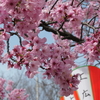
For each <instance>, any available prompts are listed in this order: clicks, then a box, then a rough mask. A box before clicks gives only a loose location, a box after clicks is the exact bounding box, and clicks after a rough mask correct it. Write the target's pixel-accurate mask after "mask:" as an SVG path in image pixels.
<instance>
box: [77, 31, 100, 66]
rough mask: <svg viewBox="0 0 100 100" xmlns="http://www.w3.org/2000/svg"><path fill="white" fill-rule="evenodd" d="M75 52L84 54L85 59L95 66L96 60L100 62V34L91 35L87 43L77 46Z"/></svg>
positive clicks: (87, 38)
mask: <svg viewBox="0 0 100 100" xmlns="http://www.w3.org/2000/svg"><path fill="white" fill-rule="evenodd" d="M75 50H76V51H77V52H78V53H80V54H84V57H85V58H87V59H88V60H89V64H93V63H94V61H95V60H98V61H99V60H100V32H98V33H95V34H91V36H90V37H86V41H85V42H84V43H82V44H81V45H76V47H75Z"/></svg>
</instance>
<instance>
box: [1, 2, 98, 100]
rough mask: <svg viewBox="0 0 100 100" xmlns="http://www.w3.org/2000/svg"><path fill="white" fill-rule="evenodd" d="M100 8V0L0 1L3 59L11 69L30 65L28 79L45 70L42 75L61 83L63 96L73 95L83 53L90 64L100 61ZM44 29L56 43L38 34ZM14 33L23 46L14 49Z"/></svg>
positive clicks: (26, 73) (60, 91)
mask: <svg viewBox="0 0 100 100" xmlns="http://www.w3.org/2000/svg"><path fill="white" fill-rule="evenodd" d="M99 12H100V0H0V24H1V28H0V62H1V63H2V64H5V63H7V64H8V68H16V69H19V70H21V69H22V68H23V67H25V68H26V72H25V75H26V76H27V77H28V78H33V77H34V76H35V75H36V74H39V73H41V72H39V69H40V68H41V69H43V70H44V73H43V78H47V79H53V81H54V82H55V84H57V85H59V87H60V90H59V93H60V95H65V96H69V95H70V94H73V91H75V90H76V89H78V84H79V80H78V75H79V74H78V73H77V74H75V75H71V73H72V70H73V69H74V68H76V67H77V66H79V65H80V64H77V63H75V61H76V60H77V59H79V58H80V55H83V57H84V58H85V59H86V62H87V64H88V65H94V64H96V65H99V64H100V56H99V55H100V32H99V31H100V22H99V21H100V14H99ZM44 30H45V31H46V34H47V33H48V32H51V33H52V34H53V38H54V40H55V43H52V44H48V43H47V42H46V41H47V39H46V38H45V36H44V38H40V37H39V33H40V32H41V31H44ZM14 35H16V36H17V37H18V38H19V44H18V45H15V46H14V48H13V49H12V50H10V49H9V48H10V45H11V43H10V42H9V41H10V38H11V37H13V36H14ZM5 49H6V51H7V52H6V54H5V52H4V50H5ZM16 91H17V90H16ZM14 92H15V91H14ZM10 95H12V94H10ZM22 97H23V96H22ZM8 99H9V100H12V99H11V98H10V97H9V98H8ZM13 100H16V99H13ZM20 100H23V99H20Z"/></svg>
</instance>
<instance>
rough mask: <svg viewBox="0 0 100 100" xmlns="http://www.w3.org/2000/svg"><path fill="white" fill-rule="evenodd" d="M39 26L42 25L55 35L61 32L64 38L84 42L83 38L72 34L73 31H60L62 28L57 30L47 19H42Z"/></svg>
mask: <svg viewBox="0 0 100 100" xmlns="http://www.w3.org/2000/svg"><path fill="white" fill-rule="evenodd" d="M39 26H40V27H42V28H43V29H44V30H45V31H47V32H52V33H54V34H55V35H58V33H59V35H60V36H63V38H62V39H68V40H73V41H74V42H77V43H83V42H84V40H83V39H79V38H78V37H76V36H74V35H72V34H71V33H69V32H67V31H60V30H57V29H55V28H53V27H51V26H50V25H48V23H47V22H45V21H41V23H40V25H39Z"/></svg>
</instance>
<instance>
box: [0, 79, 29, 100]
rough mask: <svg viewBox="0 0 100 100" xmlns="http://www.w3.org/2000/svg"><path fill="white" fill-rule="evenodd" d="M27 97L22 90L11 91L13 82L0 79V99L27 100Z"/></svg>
mask: <svg viewBox="0 0 100 100" xmlns="http://www.w3.org/2000/svg"><path fill="white" fill-rule="evenodd" d="M28 96H29V95H27V94H26V91H25V90H24V89H13V82H12V81H10V80H9V81H7V80H5V79H3V78H0V99H2V100H3V99H7V100H27V98H28Z"/></svg>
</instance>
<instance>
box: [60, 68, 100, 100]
mask: <svg viewBox="0 0 100 100" xmlns="http://www.w3.org/2000/svg"><path fill="white" fill-rule="evenodd" d="M84 69H85V70H84ZM80 70H81V72H82V73H84V75H85V74H86V75H88V78H87V80H88V81H86V82H85V81H84V80H82V82H81V84H82V86H79V89H78V90H77V91H74V94H73V97H74V99H73V100H83V95H82V93H80V91H82V88H83V89H84V87H85V85H87V86H89V87H88V88H90V89H91V95H90V96H91V100H100V68H98V67H96V66H85V67H79V68H77V69H75V70H74V71H76V72H75V73H78V72H79V71H80ZM74 71H73V74H75V73H74ZM86 71H87V73H86ZM83 81H84V82H85V84H84V83H83ZM88 82H89V83H88ZM89 84H90V85H89ZM88 91H89V90H88ZM60 100H70V96H69V97H65V96H63V97H61V98H60ZM84 100H88V97H86V98H85V99H84ZM89 100H90V99H89Z"/></svg>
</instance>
